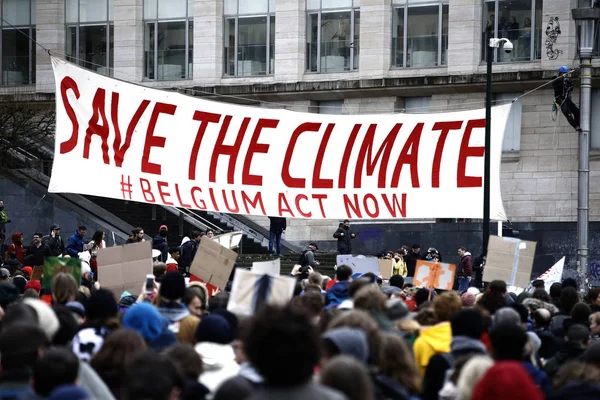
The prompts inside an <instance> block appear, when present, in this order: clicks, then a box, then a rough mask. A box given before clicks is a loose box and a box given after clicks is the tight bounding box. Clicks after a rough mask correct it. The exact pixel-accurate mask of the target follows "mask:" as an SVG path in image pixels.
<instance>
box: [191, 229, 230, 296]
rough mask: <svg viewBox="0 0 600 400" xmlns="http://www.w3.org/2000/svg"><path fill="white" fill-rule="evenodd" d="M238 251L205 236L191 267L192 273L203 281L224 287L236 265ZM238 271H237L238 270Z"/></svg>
mask: <svg viewBox="0 0 600 400" xmlns="http://www.w3.org/2000/svg"><path fill="white" fill-rule="evenodd" d="M236 259H237V253H236V252H235V251H233V250H230V249H228V248H226V247H224V246H221V245H220V244H219V243H218V242H215V241H214V240H211V239H208V238H207V237H203V238H202V239H201V240H200V244H199V245H198V250H197V251H196V256H195V257H194V261H193V262H192V266H191V267H190V274H191V275H195V276H196V277H198V278H200V279H201V280H202V281H203V282H205V283H207V284H211V285H212V286H216V287H218V288H224V287H225V285H227V281H228V280H229V275H231V270H232V269H233V266H234V265H235V260H236ZM236 272H237V271H236Z"/></svg>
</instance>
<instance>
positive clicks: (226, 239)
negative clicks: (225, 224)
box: [213, 232, 244, 250]
mask: <svg viewBox="0 0 600 400" xmlns="http://www.w3.org/2000/svg"><path fill="white" fill-rule="evenodd" d="M243 234H244V233H243V232H228V233H223V234H222V235H217V236H215V237H213V240H214V241H215V242H217V243H219V244H220V245H221V246H223V247H227V248H228V249H232V250H233V249H237V248H238V246H239V245H240V242H241V241H242V235H243Z"/></svg>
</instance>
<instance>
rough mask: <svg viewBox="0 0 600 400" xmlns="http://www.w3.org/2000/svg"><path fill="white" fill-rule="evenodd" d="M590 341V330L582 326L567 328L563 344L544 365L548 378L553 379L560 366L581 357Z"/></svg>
mask: <svg viewBox="0 0 600 400" xmlns="http://www.w3.org/2000/svg"><path fill="white" fill-rule="evenodd" d="M589 340H590V330H589V329H588V328H587V327H586V326H584V325H573V326H571V327H570V328H569V331H568V332H567V336H566V342H565V344H564V345H563V346H562V347H561V348H560V349H559V350H558V352H557V353H556V355H555V356H554V357H552V358H551V359H549V360H548V362H547V363H546V364H545V365H544V371H545V372H546V374H548V376H549V377H550V378H552V377H554V375H555V374H556V372H557V371H558V370H559V368H560V367H561V366H563V365H564V364H566V363H567V362H569V361H576V360H579V359H581V358H582V357H583V354H584V352H585V350H586V348H587V345H588V343H589Z"/></svg>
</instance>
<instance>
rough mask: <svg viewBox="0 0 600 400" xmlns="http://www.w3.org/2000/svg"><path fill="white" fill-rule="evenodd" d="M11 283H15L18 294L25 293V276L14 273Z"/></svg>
mask: <svg viewBox="0 0 600 400" xmlns="http://www.w3.org/2000/svg"><path fill="white" fill-rule="evenodd" d="M13 285H15V286H16V287H17V289H19V293H20V294H23V293H25V286H26V285H27V278H25V277H24V276H21V275H16V276H15V277H14V278H13Z"/></svg>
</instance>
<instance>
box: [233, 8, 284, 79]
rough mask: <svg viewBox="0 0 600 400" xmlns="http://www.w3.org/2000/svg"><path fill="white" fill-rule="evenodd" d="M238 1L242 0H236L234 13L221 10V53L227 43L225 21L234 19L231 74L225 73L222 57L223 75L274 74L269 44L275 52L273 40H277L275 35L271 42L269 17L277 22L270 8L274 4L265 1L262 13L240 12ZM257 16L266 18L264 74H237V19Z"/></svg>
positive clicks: (240, 76)
mask: <svg viewBox="0 0 600 400" xmlns="http://www.w3.org/2000/svg"><path fill="white" fill-rule="evenodd" d="M225 1H227V0H223V2H225ZM240 1H243V0H236V4H237V10H236V12H235V14H225V11H223V39H224V40H223V53H225V49H226V47H225V44H226V43H227V38H226V36H225V30H226V29H227V21H228V20H232V19H233V20H234V31H235V33H234V44H233V46H234V54H233V75H230V74H228V73H227V64H226V63H227V61H226V60H227V58H226V57H223V77H226V78H250V77H261V76H273V75H275V57H273V65H272V66H271V46H273V53H275V41H276V40H277V38H276V37H274V38H273V39H274V40H273V43H271V18H273V20H274V24H277V18H276V16H275V9H273V10H271V5H273V6H275V4H271V3H272V0H270V1H267V12H266V13H263V12H260V13H249V14H246V13H243V14H242V13H240ZM249 1H252V0H249ZM223 10H225V7H223ZM257 17H265V18H266V22H265V23H266V25H267V29H266V39H267V40H266V43H265V46H266V57H265V58H266V66H267V70H266V73H265V74H264V75H239V71H238V69H239V68H238V67H239V65H238V61H239V59H238V46H239V20H240V18H242V19H244V18H257Z"/></svg>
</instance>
